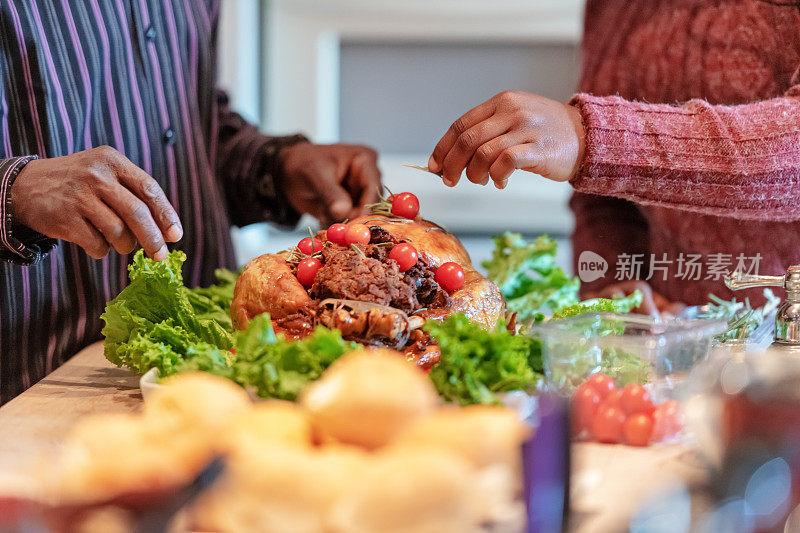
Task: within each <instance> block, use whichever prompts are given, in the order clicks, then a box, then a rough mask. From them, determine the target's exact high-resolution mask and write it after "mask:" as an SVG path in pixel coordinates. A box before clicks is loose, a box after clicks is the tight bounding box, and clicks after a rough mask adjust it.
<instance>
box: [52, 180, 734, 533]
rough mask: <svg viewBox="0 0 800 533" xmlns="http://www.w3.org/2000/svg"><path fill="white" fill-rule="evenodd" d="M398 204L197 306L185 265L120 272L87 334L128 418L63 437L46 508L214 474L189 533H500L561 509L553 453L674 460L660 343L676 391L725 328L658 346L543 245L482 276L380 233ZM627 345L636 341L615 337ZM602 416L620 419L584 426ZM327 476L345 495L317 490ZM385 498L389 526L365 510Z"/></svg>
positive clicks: (625, 302)
mask: <svg viewBox="0 0 800 533" xmlns="http://www.w3.org/2000/svg"><path fill="white" fill-rule="evenodd" d="M403 194H410V193H403ZM399 196H400V195H396V196H395V195H393V196H391V197H389V198H386V199H383V200H382V203H380V204H377V205H376V206H374V212H373V213H372V214H370V215H366V216H364V217H361V218H359V219H355V220H353V221H349V223H348V224H347V225H345V227H344V229H342V228H338V227H334V226H336V225H334V226H331V227H329V228H327V229H323V230H320V231H317V232H310V234H309V237H307V238H304V239H303V240H302V241H300V242H299V243H298V245H297V246H295V247H293V248H291V249H289V250H285V251H282V252H276V253H267V254H265V255H263V256H260V257H258V258H256V259H254V260H253V261H252V262H251V263H250V264H248V265H247V266H246V267H245V268H244V269H243V271H242V272H240V273H238V274H235V273H232V272H225V271H221V272H219V273H218V277H219V283H218V284H217V285H215V286H212V287H207V288H200V289H190V288H187V287H186V286H185V285H184V283H183V279H182V276H181V266H182V263H183V261H184V260H185V255H183V254H182V253H181V252H173V253H171V254H170V256H169V257H168V258H167V259H166V260H165V261H163V262H160V263H156V262H154V261H151V260H149V259H147V258H145V257H143V256H142V254H141V253H139V254H137V255H136V256H135V257H134V259H133V263H132V265H131V267H130V280H131V283H130V285H129V286H128V287H127V288H126V289H124V290H123V292H122V293H121V294H120V295H119V296H118V297H117V298H115V299H114V300H112V301H110V302H109V303H108V305H107V308H106V312H105V313H104V314H103V319H104V321H105V323H106V327H105V328H104V330H103V333H104V335H105V337H106V340H105V346H104V353H105V356H106V358H107V359H108V360H109V361H110V362H112V363H114V364H115V365H118V366H121V367H125V368H128V369H130V370H131V371H133V372H135V373H137V374H139V375H140V378H139V388H140V390H141V395H142V397H143V399H144V408H143V413H142V414H134V415H126V416H125V417H111V416H107V417H102V416H99V417H88V418H87V419H86V420H82V421H80V423H79V424H78V425H77V426H76V427H75V428H73V430H72V431H71V432H70V433H69V435H68V436H67V437H66V441H65V443H64V445H63V449H60V450H59V451H57V452H56V455H55V456H54V457H51V460H52V461H53V465H55V466H56V469H55V472H56V474H55V475H53V476H51V480H54V481H53V483H52V484H51V486H50V487H49V489H48V490H49V492H48V493H47V494H48V496H47V497H48V498H49V501H50V502H56V504H63V503H65V502H66V503H68V504H70V505H73V504H75V503H76V502H78V503H80V504H81V505H96V503H97V502H102V501H107V500H108V499H109V498H118V497H120V496H124V495H126V494H133V493H135V494H140V493H143V492H144V493H148V492H150V493H153V492H158V491H161V490H168V489H170V487H172V488H176V487H181V486H184V485H185V484H187V483H191V481H192V479H193V477H194V476H198V475H202V474H203V472H205V469H206V468H209V465H211V464H215V463H214V461H215V457H218V456H219V457H223V458H225V461H226V464H227V466H226V467H225V471H224V472H223V473H222V474H220V476H221V480H220V481H219V485H220V486H221V487H223V488H214V487H212V488H210V489H209V490H208V491H206V492H207V493H206V494H205V495H204V496H199V498H200V499H199V500H198V502H202V503H200V504H198V505H199V507H195V506H188V507H187V508H186V509H185V510H184V511H185V512H184V516H188V517H189V519H190V522H192V523H195V524H199V525H200V526H202V528H203V530H209V531H242V530H246V528H245V527H244V524H245V522H246V520H245V519H244V518H243V517H245V516H247V517H250V519H251V520H252V522H253V524H257V527H255V528H254V529H253V530H263V531H271V530H274V531H305V530H308V531H310V532H312V533H313V532H315V531H334V532H336V533H344V532H346V531H354V532H358V531H364V532H365V533H366V532H370V531H394V530H397V531H420V532H422V531H448V530H453V531H455V530H458V531H509V532H512V531H522V530H524V528H525V523H526V521H528V522H530V521H532V520H535V518H536V517H534V516H533V515H532V514H531V513H532V512H533V511H532V509H534V508H535V506H532V505H533V504H532V502H533V501H534V500H535V499H536V498H534V494H536V493H537V492H536V491H545V492H546V491H549V492H548V493H549V494H551V495H552V494H553V491H554V490H556V488H557V487H559V486H560V487H561V490H562V492H563V493H564V494H562V496H561V500H560V501H561V504H562V505H563V507H564V508H566V501H567V496H566V494H567V493H568V492H567V487H568V483H569V472H568V470H567V465H568V461H567V460H565V458H566V457H568V454H569V445H568V442H569V439H570V432H572V433H573V438H574V439H576V440H578V441H580V440H592V441H600V442H603V443H607V444H604V445H616V446H638V447H647V446H649V445H651V444H654V443H655V442H658V441H661V440H667V441H669V442H672V443H675V442H680V440H681V438H682V437H681V434H682V428H683V422H682V421H683V418H682V411H681V407H680V404H679V402H678V401H677V400H679V399H680V398H679V396H680V394H679V393H678V392H677V388H670V387H667V388H665V387H664V386H663V384H664V383H674V382H675V381H676V379H677V378H678V375H677V374H675V373H672V374H670V373H669V372H665V371H664V368H666V366H669V365H665V364H664V361H665V360H664V358H663V357H662V355H659V354H662V353H669V354H670V355H669V356H668V358H667V360H668V362H669V363H670V365H672V366H674V365H673V364H672V363H674V362H676V361H678V359H676V358H675V353H677V352H675V351H674V350H673V351H672V352H670V347H671V346H673V345H675V346H677V345H678V344H679V343H677V344H676V343H675V341H674V339H673V337H674V335H673V336H670V335H671V332H674V331H680V332H681V335H682V337H681V338H682V339H684V340H685V339H686V338H689V337H691V338H692V339H693V341H696V342H697V343H699V344H697V347H696V349H695V348H692V349H691V350H689V349H688V348H687V346H682V347H680V349H679V350H678V351H679V352H680V353H691V354H692V359H691V361H689V362H688V363H687V365H685V366H684V367H681V371H684V372H687V371H688V370H690V369H691V366H692V365H693V364H694V363H695V362H696V361H701V360H703V359H704V358H705V357H706V355H707V353H708V349H709V346H710V343H711V338H712V336H714V335H716V334H719V333H720V332H721V331H722V330H723V329H724V325H725V321H724V320H720V317H719V316H717V317H710V318H707V319H698V318H694V319H692V320H693V322H692V323H691V324H690V322H691V321H690V320H689V319H685V318H684V319H679V320H678V321H677V322H676V323H674V324H672V325H666V326H665V325H664V324H663V323H658V322H655V321H653V320H652V319H646V318H643V317H641V316H639V317H636V316H633V315H627V314H626V313H628V312H630V311H631V310H632V309H633V308H635V307H636V306H638V305H639V304H640V303H641V298H642V296H641V294H640V293H638V292H634V293H632V294H630V295H628V296H625V297H621V298H616V299H591V300H584V301H581V300H580V298H579V296H578V289H579V281H578V280H577V279H575V278H572V277H570V276H568V275H566V274H565V272H564V271H563V270H562V269H561V268H560V267H559V266H558V265H557V264H556V263H555V253H556V248H555V242H554V241H553V240H552V239H549V238H547V237H544V236H543V237H539V238H537V239H535V240H533V241H526V240H525V239H523V238H522V237H521V236H519V235H515V234H511V233H506V234H503V235H500V236H498V237H496V238H495V251H494V253H493V255H492V258H491V259H490V260H489V261H487V262H485V263H484V264H483V265H482V267H483V269H484V270H483V272H485V273H486V275H484V274H481V273H480V272H479V271H478V268H477V266H475V265H473V264H472V262H471V260H470V257H469V254H468V253H467V252H466V250H465V249H464V247H463V246H462V245H461V243H460V242H459V241H458V239H457V238H456V237H455V236H453V235H451V234H450V233H449V232H447V230H446V229H445V228H441V227H440V226H437V225H436V224H434V223H432V222H429V221H426V220H424V219H422V218H420V217H419V215H418V213H417V212H408V213H406V215H408V216H400V215H398V214H396V213H394V212H393V209H392V202H393V198H395V197H399ZM411 204H413V202H411ZM412 207H413V205H412ZM417 209H418V204H417ZM397 250H400V251H397ZM588 323H591V324H592V325H586V324H588ZM576 324H577V326H576ZM630 324H638V325H639V326H642V328H644V329H647V328H650V332H649V333H648V334H647V335H650V336H649V337H648V336H647V335H645V336H644V337H643V336H642V335H641V334H636V335H631V334H630V331H628V330H629V329H630ZM747 327H749V326H747ZM576 332H577V334H576ZM640 333H641V332H640ZM670 343H672V344H670ZM652 346H659V347H661V348H664V349H663V350H661V351H659V350H655V351H654V350H652ZM648 347H649V348H648ZM559 350H561V352H559ZM687 350H689V351H688V352H687ZM587 357H588V359H587ZM592 358H593V359H592ZM354 361H355V362H354ZM587 361H591V362H587ZM384 362H385V363H384ZM556 363H558V364H556ZM567 377H568V379H567ZM579 393H580V394H581V398H582V399H581V400H578V395H579ZM611 397H614V398H617V400H615V401H618V402H619V403H617V404H614V405H613V406H605V407H604V406H603V405H601V404H603V402H605V401H606V400H607V399H608V398H611ZM415 398H416V399H415ZM584 398H588V400H585V399H584ZM670 402H671V403H670ZM543 405H546V406H549V407H547V408H544V409H543V408H542V406H543ZM226 406H227V407H226ZM415 406H416V407H415ZM569 406H571V411H572V414H573V415H575V416H573V422H574V421H575V420H577V421H578V422H580V421H581V420H583V421H584V422H585V421H586V420H591V422H589V423H583V425H581V424H580V423H579V424H578V425H577V426H576V425H574V424H573V426H572V427H571V426H570V422H569V416H568V408H569ZM587 409H588V410H589V411H587ZM587 412H588V413H589V414H587ZM601 413H603V414H601ZM609 413H613V414H609ZM599 417H604V420H605V422H596V420H595V419H597V418H599ZM633 419H636V421H637V422H636V423H637V424H638V425H636V426H635V428H634V429H629V427H628V426H632V425H633V423H632V422H631V420H633ZM545 420H547V422H545ZM501 421H505V422H501ZM509 421H513V422H509ZM493 424H496V425H493ZM609 424H611V425H609ZM614 424H616V425H614ZM292 427H295V428H305V429H302V430H298V431H300V433H302V434H303V435H305V436H304V437H302V438H301V439H299V440H298V439H297V438H295V437H297V434H295V436H294V437H291V438H289V441H286V440H285V439H284V437H286V434H285V432H284V431H283V430H280V429H276V428H292ZM490 427H495V428H496V430H492V431H491V432H490V431H488V430H487V429H486V428H490ZM547 427H551V428H552V429H551V430H547V429H546V428H547ZM632 427H633V426H632ZM415 428H416V429H415ZM419 428H427V429H419ZM446 428H450V429H449V430H447V429H446ZM287 431H288V430H287ZM548 431H550V433H549V436H548ZM415 432H417V433H418V434H417V433H415ZM489 433H491V436H492V438H493V439H495V440H491V439H490V440H486V439H487V438H488V436H487V435H488V434H489ZM413 435H417V436H416V437H414V436H413ZM459 435H460V436H461V437H459ZM276 439H277V440H276ZM282 439H284V440H282ZM292 439H294V440H292ZM419 439H422V440H419ZM417 440H419V442H417ZM300 441H302V442H300ZM412 442H416V443H417V444H416V446H411V445H410V443H412ZM98 443H103V446H99V445H98ZM404 443H405V444H404ZM410 448H414V452H413V453H411V452H410ZM109 449H111V450H112V451H109ZM166 449H169V450H170V452H169V453H166V454H165V453H162V452H161V451H159V450H166ZM420 449H425V450H426V452H425V453H421V452H420V451H419V450H420ZM436 450H439V451H438V452H436ZM443 451H446V452H447V453H446V454H445V455H448V456H452V455H453V452H454V451H458V453H460V454H463V457H462V460H456V461H455V462H453V461H452V460H450V459H444V458H443V456H442V452H443ZM429 452H430V453H429ZM437 453H439V455H438V456H437V455H436V454H437ZM456 455H457V454H456ZM123 456H124V457H125V459H124V460H123V459H122V457H123ZM479 456H480V457H489V456H491V457H493V458H495V459H492V460H491V461H489V460H488V459H484V460H481V461H479V462H478V463H475V462H474V461H473V460H474V459H475V458H476V457H479ZM500 457H504V458H505V459H503V460H502V461H500V462H499V463H498V462H497V461H498V459H497V458H500ZM465 458H466V459H465ZM562 462H563V465H562V466H563V469H558V468H556V469H555V470H554V469H552V468H551V469H550V470H549V474H548V470H547V468H543V465H546V464H551V465H552V464H562ZM456 463H459V464H456ZM308 464H312V465H316V467H314V468H310V467H308V466H307V465H308ZM448 464H449V465H450V466H447V465H448ZM292 465H294V466H292ZM443 465H444V466H443ZM501 467H502V468H501ZM342 468H344V469H345V470H342ZM484 468H488V470H486V469H484ZM373 469H374V470H375V471H377V472H383V477H382V478H381V479H382V480H383V481H382V482H381V483H378V480H377V478H375V477H374V476H372V477H370V476H371V474H370V475H368V474H367V473H366V472H368V471H372V470H373ZM448 469H449V470H448ZM275 472H284V474H283V477H280V476H278V477H274V476H273V474H274V473H275ZM359 472H360V473H359ZM437 473H438V474H437ZM439 474H440V475H441V477H440V478H437V479H439V481H436V482H437V483H438V482H441V483H442V485H440V487H439V488H440V490H439V493H440V495H442V496H441V497H442V498H443V499H442V500H441V501H440V502H439V504H440V506H439V507H441V509H449V511H448V512H447V513H442V512H441V509H440V508H439V507H428V509H429V511H430V513H429V515H426V514H425V513H422V514H421V515H415V514H414V513H413V512H412V510H411V509H412V508H413V509H420V508H423V509H424V508H426V507H425V506H426V505H428V503H429V502H424V501H417V500H415V499H414V498H416V497H417V496H416V495H417V494H418V493H420V491H423V485H420V483H423V482H424V483H429V482H430V483H434V481H431V479H433V478H431V476H434V478H435V476H436V475H439ZM271 476H273V477H271ZM326 476H327V477H331V479H333V478H337V479H338V478H340V477H342V476H344V477H345V478H348V479H350V480H351V481H352V483H350V485H347V486H344V485H342V484H341V483H339V482H338V481H337V482H336V483H333V482H331V484H330V485H327V486H326V485H325V484H324V483H325V479H327V477H326ZM548 476H550V477H548ZM386 477H391V478H393V479H396V480H397V483H396V484H395V485H393V487H394V488H391V486H390V487H387V486H384V485H385V479H386ZM270 479H271V480H272V481H269V482H268V481H267V480H270ZM370 480H372V481H370ZM545 482H546V483H549V485H547V486H544V487H543V486H542V483H545ZM269 483H273V484H272V485H269ZM424 483H423V484H424ZM317 484H319V485H320V486H322V487H327V488H325V489H324V490H322V489H320V488H319V487H318V486H316V485H317ZM434 485H435V483H434ZM464 486H470V487H481V486H483V487H484V492H483V493H482V494H480V493H475V492H470V491H464V490H463V489H462V488H461V487H464ZM490 486H491V489H489V488H487V487H490ZM384 489H385V490H390V489H391V490H394V491H395V492H390V493H386V494H385V496H386V497H385V498H383V500H386V501H392V502H395V503H396V504H397V505H396V506H394V507H392V506H391V505H389V506H387V505H378V504H377V503H376V502H375V500H374V495H375V494H382V492H381V491H383V490H384ZM320 491H321V492H320ZM322 493H325V496H324V497H323V495H322ZM541 493H543V492H541ZM230 494H236V495H237V497H235V498H231V497H230ZM314 494H317V496H314ZM490 494H491V495H495V496H497V495H503V496H502V498H500V499H498V497H494V498H492V497H489V495H490ZM287 495H289V496H287ZM287 498H288V499H287ZM309 498H310V499H309ZM315 498H316V499H315ZM370 498H373V499H372V500H371V499H370ZM323 501H324V502H326V503H324V505H323V504H321V503H320V502H323ZM92 502H94V503H92ZM276 502H277V503H276ZM276 505H277V506H278V507H281V508H288V509H290V510H291V509H294V511H291V512H290V511H285V512H284V511H281V512H278V511H277V510H276V509H277V507H275V506H276ZM403 505H406V507H403ZM287 506H288V507H287ZM201 507H202V508H203V509H216V511H208V513H207V514H205V515H203V513H200V512H199V511H197V509H199V508H201ZM479 508H480V509H482V511H480V512H476V511H475V510H476V509H479ZM536 512H537V513H541V512H542V511H541V509H538V510H537V511H536ZM281 513H283V514H281ZM476 513H477V514H476ZM445 515H447V516H446V517H445ZM274 516H279V517H280V518H274ZM301 516H304V517H306V518H304V519H303V520H306V522H302V524H301V523H300V522H296V520H299V518H298V517H301ZM426 516H427V518H426ZM237 517H238V518H237ZM254 517H255V518H254ZM309 517H311V518H309ZM243 520H244V521H243ZM307 520H311V522H308V521H307ZM415 520H416V521H415ZM287 524H288V525H287ZM298 524H301V525H298ZM309 524H310V525H309ZM409 524H411V525H409ZM301 526H302V527H301ZM287 528H288V529H287ZM298 528H299V529H298ZM393 528H395V529H393ZM409 528H410V529H409Z"/></svg>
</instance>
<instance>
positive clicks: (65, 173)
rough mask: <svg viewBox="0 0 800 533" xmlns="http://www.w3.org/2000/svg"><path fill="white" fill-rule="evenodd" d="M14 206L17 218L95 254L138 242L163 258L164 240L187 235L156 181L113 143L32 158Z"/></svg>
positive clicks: (15, 194) (17, 188)
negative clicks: (50, 156) (113, 146)
mask: <svg viewBox="0 0 800 533" xmlns="http://www.w3.org/2000/svg"><path fill="white" fill-rule="evenodd" d="M11 207H12V210H13V213H14V219H15V221H16V222H19V223H20V224H23V225H25V226H28V227H29V228H31V229H34V230H36V231H38V232H39V233H41V234H43V235H46V236H48V237H52V238H54V239H62V240H65V241H70V242H74V243H75V244H77V245H78V246H80V247H81V248H83V249H84V250H86V253H88V254H89V255H90V256H92V257H94V258H95V259H99V258H100V257H103V256H104V255H106V254H107V253H108V250H109V247H111V246H113V247H114V249H115V250H117V251H118V252H119V253H121V254H124V253H129V252H131V251H133V249H134V248H135V247H136V243H137V242H139V243H140V244H141V245H142V248H144V250H145V252H146V253H147V255H149V256H150V257H152V258H153V259H155V260H157V261H161V260H162V259H164V258H165V257H167V246H166V244H165V241H166V242H176V241H178V240H179V239H180V238H181V237H182V236H183V228H182V227H181V223H180V220H179V219H178V214H177V213H176V212H175V210H174V209H173V208H172V206H171V205H170V203H169V201H168V200H167V197H166V196H165V195H164V191H162V190H161V187H159V185H158V183H157V182H156V181H155V180H154V179H153V178H151V177H150V176H148V175H147V174H146V173H145V172H144V171H143V170H142V169H140V168H139V167H137V166H136V165H134V164H133V163H131V162H130V161H129V160H128V159H127V158H126V157H125V156H124V155H122V154H120V153H119V152H117V151H116V150H114V149H113V148H111V147H109V146H101V147H99V148H92V149H90V150H85V151H83V152H78V153H76V154H72V155H67V156H63V157H53V158H50V159H35V160H33V161H31V162H29V163H28V164H27V165H25V167H24V168H23V169H22V171H21V172H20V174H19V176H17V179H16V180H15V181H14V184H13V185H12V186H11Z"/></svg>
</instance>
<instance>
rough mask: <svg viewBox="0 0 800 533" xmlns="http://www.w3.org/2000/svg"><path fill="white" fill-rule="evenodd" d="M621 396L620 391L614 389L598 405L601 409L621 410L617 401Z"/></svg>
mask: <svg viewBox="0 0 800 533" xmlns="http://www.w3.org/2000/svg"><path fill="white" fill-rule="evenodd" d="M621 396H622V389H616V390H613V391H611V393H610V394H609V395H608V396H606V397H605V398H604V399H602V400H600V405H601V406H602V407H617V408H621V407H620V405H619V399H620V397H621Z"/></svg>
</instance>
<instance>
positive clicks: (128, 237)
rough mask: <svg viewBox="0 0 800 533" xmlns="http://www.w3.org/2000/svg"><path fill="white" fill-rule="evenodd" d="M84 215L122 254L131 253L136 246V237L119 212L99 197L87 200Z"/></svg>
mask: <svg viewBox="0 0 800 533" xmlns="http://www.w3.org/2000/svg"><path fill="white" fill-rule="evenodd" d="M84 217H85V218H86V220H87V221H88V222H89V223H90V224H92V225H93V226H94V227H95V228H96V229H97V230H98V231H99V232H100V233H101V234H102V235H103V238H104V239H105V240H106V242H107V243H108V244H110V245H111V246H113V247H114V249H115V250H116V251H117V252H119V253H120V254H128V253H131V252H132V251H133V249H134V248H136V238H135V237H134V236H133V233H131V231H130V230H129V229H128V227H127V226H126V225H125V223H124V222H123V221H122V220H121V219H120V218H119V217H118V216H117V214H116V213H114V211H112V210H111V209H110V208H109V207H108V206H107V205H106V204H104V203H103V202H101V201H100V200H99V199H97V198H92V199H90V200H88V201H87V205H86V207H85V208H84Z"/></svg>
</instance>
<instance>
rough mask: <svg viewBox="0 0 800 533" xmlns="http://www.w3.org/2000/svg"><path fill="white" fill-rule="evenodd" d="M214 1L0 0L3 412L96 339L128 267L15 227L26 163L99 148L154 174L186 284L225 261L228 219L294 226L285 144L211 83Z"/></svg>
mask: <svg viewBox="0 0 800 533" xmlns="http://www.w3.org/2000/svg"><path fill="white" fill-rule="evenodd" d="M218 4H219V2H218V0H3V1H2V2H0V259H2V261H0V404H2V403H3V402H5V401H8V400H9V399H11V398H12V397H14V396H15V395H17V394H19V393H20V392H21V391H22V390H24V389H25V388H27V387H29V386H30V385H32V384H33V383H35V382H36V381H37V380H39V379H40V378H42V377H43V376H44V375H46V374H47V373H48V372H50V371H51V370H53V369H54V368H56V367H57V366H58V365H60V364H61V363H62V362H63V361H64V360H65V359H66V358H67V357H69V356H70V355H72V354H74V353H75V352H77V351H78V350H79V349H81V348H82V347H84V346H86V345H87V344H89V343H91V342H93V341H95V340H97V339H99V337H100V329H101V327H102V322H101V320H100V314H101V313H102V311H103V309H104V306H105V303H106V302H107V301H108V300H109V299H111V298H113V297H114V296H115V295H116V294H117V293H118V292H119V291H120V290H121V289H122V288H123V287H124V286H125V285H126V283H127V264H128V261H129V259H130V256H128V255H119V254H117V253H115V252H113V251H112V252H111V253H110V254H109V255H108V256H107V257H105V258H103V259H101V260H93V259H92V258H91V257H89V256H88V255H87V254H86V253H85V252H84V251H83V250H81V249H80V248H79V247H77V246H75V245H73V244H70V243H66V242H61V243H58V244H57V245H55V244H56V243H54V242H53V241H51V240H49V239H46V238H43V236H41V235H38V234H35V233H33V232H31V231H30V230H27V229H26V228H23V227H15V225H14V220H13V218H12V217H11V213H10V212H9V207H10V203H9V196H8V195H9V191H10V187H9V184H10V183H11V181H12V180H13V179H14V177H15V176H16V175H17V174H18V173H19V171H20V170H21V169H22V168H23V167H24V165H25V164H26V163H27V161H29V159H30V156H39V157H56V156H63V155H67V154H71V153H74V152H77V151H81V150H84V149H87V148H92V147H96V146H101V145H104V144H107V145H110V146H112V147H114V148H116V149H117V150H119V151H120V152H122V153H123V154H125V155H126V156H127V157H128V158H129V159H130V160H131V161H132V162H133V163H134V164H136V165H138V166H139V167H141V168H142V169H144V170H145V171H146V172H147V173H148V174H150V175H152V176H153V177H154V178H155V179H156V180H157V181H158V183H159V184H160V185H161V187H162V188H163V189H164V191H165V193H166V195H167V198H168V199H169V200H170V202H171V203H172V205H173V206H174V207H175V208H176V210H177V212H178V214H179V216H180V218H181V221H182V224H183V228H184V237H183V239H182V241H181V242H180V243H178V244H177V246H176V247H177V248H180V249H183V250H184V251H185V252H186V254H187V256H188V261H187V262H186V265H185V270H184V277H185V280H186V282H187V284H189V285H192V286H194V285H206V284H210V283H212V282H213V281H214V280H213V272H214V269H216V268H219V267H233V266H234V256H233V249H232V244H231V239H230V232H229V229H230V226H231V224H232V223H234V224H238V225H243V224H247V223H251V222H255V221H261V220H272V221H276V222H279V223H285V224H291V223H292V222H296V217H297V214H296V213H294V212H293V211H292V210H291V209H290V208H288V207H287V204H286V202H285V201H283V199H282V195H281V191H280V190H279V187H278V184H279V180H276V179H274V178H275V176H276V175H277V172H278V169H277V166H276V165H277V156H276V154H277V151H278V149H279V147H280V146H281V145H282V144H283V143H286V142H289V141H288V140H287V139H282V138H270V137H267V136H264V135H261V134H260V133H258V131H257V130H256V128H255V127H253V126H251V125H249V124H247V123H246V122H245V121H244V120H243V119H242V118H241V117H239V116H238V115H236V114H235V113H233V112H232V111H231V110H230V108H229V106H228V103H227V99H226V98H225V96H224V95H223V94H221V93H218V92H217V91H216V90H215V88H214V79H215V66H216V65H215V49H214V44H215V34H216V22H217V15H218V8H219V5H218ZM54 245H55V246H54Z"/></svg>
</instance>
